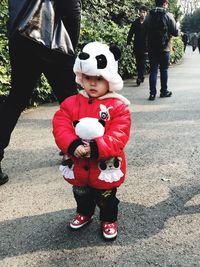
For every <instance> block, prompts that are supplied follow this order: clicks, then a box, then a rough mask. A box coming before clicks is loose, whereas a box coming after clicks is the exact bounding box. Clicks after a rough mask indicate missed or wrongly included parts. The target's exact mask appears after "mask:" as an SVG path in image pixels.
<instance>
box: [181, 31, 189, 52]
mask: <svg viewBox="0 0 200 267" xmlns="http://www.w3.org/2000/svg"><path fill="white" fill-rule="evenodd" d="M181 39H182V42H183V45H184V52H185V50H186V46H187V44H188V35H187V34H186V33H185V32H183V33H182V34H181Z"/></svg>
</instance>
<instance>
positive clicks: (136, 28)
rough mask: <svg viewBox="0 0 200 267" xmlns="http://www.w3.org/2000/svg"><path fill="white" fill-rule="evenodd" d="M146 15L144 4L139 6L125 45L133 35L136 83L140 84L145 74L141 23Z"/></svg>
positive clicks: (128, 43)
mask: <svg viewBox="0 0 200 267" xmlns="http://www.w3.org/2000/svg"><path fill="white" fill-rule="evenodd" d="M146 15H147V8H146V7H145V6H141V7H140V9H139V17H138V18H137V19H136V20H134V21H133V23H132V25H131V28H130V30H129V33H128V38H127V45H130V43H131V40H132V38H133V35H134V41H133V53H134V55H135V60H136V69H137V80H136V83H137V85H140V83H141V82H143V81H144V75H145V64H146V54H145V46H144V43H143V39H142V25H143V22H144V19H145V17H146Z"/></svg>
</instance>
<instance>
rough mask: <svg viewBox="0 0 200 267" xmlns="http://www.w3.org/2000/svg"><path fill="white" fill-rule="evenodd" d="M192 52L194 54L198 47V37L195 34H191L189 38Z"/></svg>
mask: <svg viewBox="0 0 200 267" xmlns="http://www.w3.org/2000/svg"><path fill="white" fill-rule="evenodd" d="M191 44H192V51H193V52H194V51H195V50H196V48H197V46H198V36H197V34H196V33H194V34H193V36H192V38H191Z"/></svg>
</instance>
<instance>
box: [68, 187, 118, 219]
mask: <svg viewBox="0 0 200 267" xmlns="http://www.w3.org/2000/svg"><path fill="white" fill-rule="evenodd" d="M73 192H74V197H75V200H76V203H77V212H78V213H80V214H82V215H85V216H91V215H93V214H94V211H95V207H96V205H97V206H98V207H99V209H100V221H103V222H115V221H116V220H117V214H118V204H119V200H118V199H117V197H116V193H117V189H116V188H113V189H111V190H104V189H96V188H92V187H77V186H73Z"/></svg>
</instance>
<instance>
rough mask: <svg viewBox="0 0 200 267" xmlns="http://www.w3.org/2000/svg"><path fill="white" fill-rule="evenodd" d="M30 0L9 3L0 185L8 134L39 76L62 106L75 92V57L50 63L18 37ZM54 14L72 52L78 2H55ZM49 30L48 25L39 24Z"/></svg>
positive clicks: (33, 45)
mask: <svg viewBox="0 0 200 267" xmlns="http://www.w3.org/2000/svg"><path fill="white" fill-rule="evenodd" d="M29 2H30V0H9V2H8V4H9V21H8V36H9V54H10V63H11V89H10V93H9V96H8V98H7V100H6V102H5V103H4V104H3V105H1V109H0V185H1V184H4V183H6V182H7V181H8V175H7V174H5V173H4V172H3V171H2V169H1V161H2V159H3V157H4V149H5V148H6V147H7V146H8V144H9V141H10V137H11V133H12V131H13V129H14V128H15V125H16V123H17V120H18V118H19V116H20V114H21V112H22V111H23V110H24V109H25V108H26V106H27V104H28V102H29V100H30V98H31V95H32V92H33V90H34V88H35V87H36V84H37V82H38V80H39V79H40V77H41V74H42V73H44V75H45V76H46V78H47V80H48V82H49V84H50V86H51V87H52V90H53V92H54V94H55V96H56V97H57V99H58V101H59V103H61V102H62V101H63V100H64V99H65V98H66V97H68V96H71V95H74V94H76V93H77V86H76V83H75V75H74V73H73V65H74V61H75V57H72V58H71V57H70V60H69V59H68V57H66V58H65V55H63V57H62V58H61V59H60V60H59V61H54V60H52V59H50V56H51V55H50V53H49V60H48V58H47V55H46V54H45V55H44V53H43V51H44V50H43V48H41V46H40V45H38V44H37V43H35V42H34V41H32V40H30V39H27V38H25V37H23V36H22V35H21V34H19V31H18V30H17V26H16V25H18V24H19V22H20V19H22V17H21V15H20V14H21V12H22V10H24V8H25V7H26V6H28V5H29ZM55 4H56V7H57V14H58V15H59V16H60V18H61V19H62V22H63V24H64V26H65V28H66V30H67V32H68V34H69V37H70V39H71V42H72V45H73V48H74V49H75V48H76V46H77V43H78V39H79V33H80V20H81V1H80V0H67V1H66V0H55ZM42 27H48V25H42V26H41V28H42Z"/></svg>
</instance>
